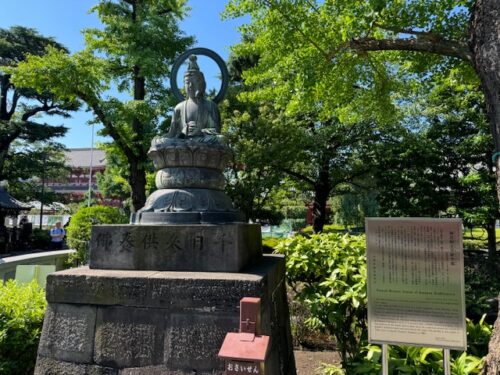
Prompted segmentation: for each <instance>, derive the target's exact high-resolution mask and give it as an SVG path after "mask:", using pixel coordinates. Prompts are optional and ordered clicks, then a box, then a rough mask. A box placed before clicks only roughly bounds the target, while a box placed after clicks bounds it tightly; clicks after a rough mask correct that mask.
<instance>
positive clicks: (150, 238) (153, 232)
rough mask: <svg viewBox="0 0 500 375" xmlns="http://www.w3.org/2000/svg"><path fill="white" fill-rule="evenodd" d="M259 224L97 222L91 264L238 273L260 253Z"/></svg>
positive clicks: (92, 243)
mask: <svg viewBox="0 0 500 375" xmlns="http://www.w3.org/2000/svg"><path fill="white" fill-rule="evenodd" d="M261 243H262V239H261V234H260V225H257V224H244V223H238V224H225V225H214V224H199V225H146V224H144V225H94V226H93V227H92V237H91V241H90V261H89V265H90V268H95V269H113V270H118V269H119V270H160V271H196V272H198V271H200V272H239V271H241V269H243V268H244V267H245V266H247V265H248V264H249V263H250V262H251V261H253V260H258V259H260V256H261V254H262V247H261Z"/></svg>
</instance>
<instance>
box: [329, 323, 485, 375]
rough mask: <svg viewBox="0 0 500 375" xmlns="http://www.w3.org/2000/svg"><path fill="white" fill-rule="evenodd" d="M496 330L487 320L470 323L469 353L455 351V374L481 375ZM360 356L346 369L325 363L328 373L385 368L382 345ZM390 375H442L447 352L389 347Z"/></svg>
mask: <svg viewBox="0 0 500 375" xmlns="http://www.w3.org/2000/svg"><path fill="white" fill-rule="evenodd" d="M491 332H492V327H491V326H490V325H489V324H488V323H486V322H485V321H484V316H483V318H482V319H481V320H480V321H479V322H478V323H477V324H474V323H473V322H472V321H471V320H467V337H468V343H469V345H468V348H467V352H452V353H451V354H452V355H451V359H450V367H451V373H452V374H453V375H466V374H479V372H480V371H481V369H482V367H483V362H484V358H485V356H486V354H487V352H488V350H487V345H488V341H489V339H490V336H491ZM485 344H486V345H485ZM360 354H361V355H360V356H359V357H358V358H354V359H353V360H352V361H350V362H349V363H348V364H347V366H346V367H345V370H344V369H341V368H339V367H338V366H335V365H328V364H324V365H323V368H324V374H326V375H338V374H353V375H356V374H376V373H379V372H380V370H381V368H382V365H381V358H382V351H381V348H380V346H377V345H367V346H365V347H363V348H362V349H361V352H360ZM388 354H389V374H408V375H421V374H442V373H443V351H442V350H441V349H437V348H421V347H413V346H394V345H390V346H389V347H388Z"/></svg>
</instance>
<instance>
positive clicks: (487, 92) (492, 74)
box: [470, 0, 500, 201]
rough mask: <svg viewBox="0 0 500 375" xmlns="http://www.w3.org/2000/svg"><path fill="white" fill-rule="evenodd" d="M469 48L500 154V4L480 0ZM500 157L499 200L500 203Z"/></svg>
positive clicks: (499, 172)
mask: <svg viewBox="0 0 500 375" xmlns="http://www.w3.org/2000/svg"><path fill="white" fill-rule="evenodd" d="M470 47H471V50H472V55H473V60H474V61H473V63H474V67H475V69H476V72H477V74H478V75H479V78H480V79H481V86H482V91H483V93H484V96H485V100H486V111H487V114H488V117H489V121H490V126H491V132H492V134H493V140H494V142H495V152H500V1H498V0H477V1H476V3H475V5H474V8H473V10H472V13H471V21H470ZM499 159H500V156H499V157H497V159H496V160H497V162H496V166H497V168H496V174H497V197H498V200H499V201H500V168H499V167H500V161H499Z"/></svg>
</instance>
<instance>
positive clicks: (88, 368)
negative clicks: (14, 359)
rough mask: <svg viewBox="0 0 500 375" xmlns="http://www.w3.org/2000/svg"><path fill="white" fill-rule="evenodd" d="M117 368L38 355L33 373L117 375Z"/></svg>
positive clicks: (43, 374) (51, 374)
mask: <svg viewBox="0 0 500 375" xmlns="http://www.w3.org/2000/svg"><path fill="white" fill-rule="evenodd" d="M118 373H119V370H118V369H113V368H110V367H102V366H97V365H85V364H81V363H71V362H64V361H58V360H54V359H52V358H47V357H43V356H38V358H37V361H36V369H35V372H34V375H118Z"/></svg>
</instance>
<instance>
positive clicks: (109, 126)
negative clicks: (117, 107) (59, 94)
mask: <svg viewBox="0 0 500 375" xmlns="http://www.w3.org/2000/svg"><path fill="white" fill-rule="evenodd" d="M76 94H77V96H79V97H80V98H81V99H82V100H83V101H84V102H85V103H87V105H88V106H89V107H90V108H91V109H92V111H93V112H94V114H95V115H96V117H97V118H98V119H99V121H100V122H101V123H102V124H103V125H104V127H105V128H106V131H107V132H108V134H109V135H110V137H111V138H113V140H114V141H115V142H116V144H117V145H118V147H119V148H120V149H121V150H122V152H123V153H124V154H125V156H126V157H127V159H128V160H129V161H130V160H132V159H134V158H135V154H134V151H133V150H132V149H131V148H130V147H129V146H128V145H127V144H126V143H125V142H124V140H123V138H122V137H121V136H120V133H119V132H118V130H117V129H116V127H115V126H114V125H113V123H112V122H111V121H109V120H108V118H107V116H106V113H105V112H104V110H103V109H102V108H101V106H100V105H99V102H98V100H97V99H96V98H91V97H90V96H88V95H86V94H85V93H83V92H80V91H77V92H76Z"/></svg>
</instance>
